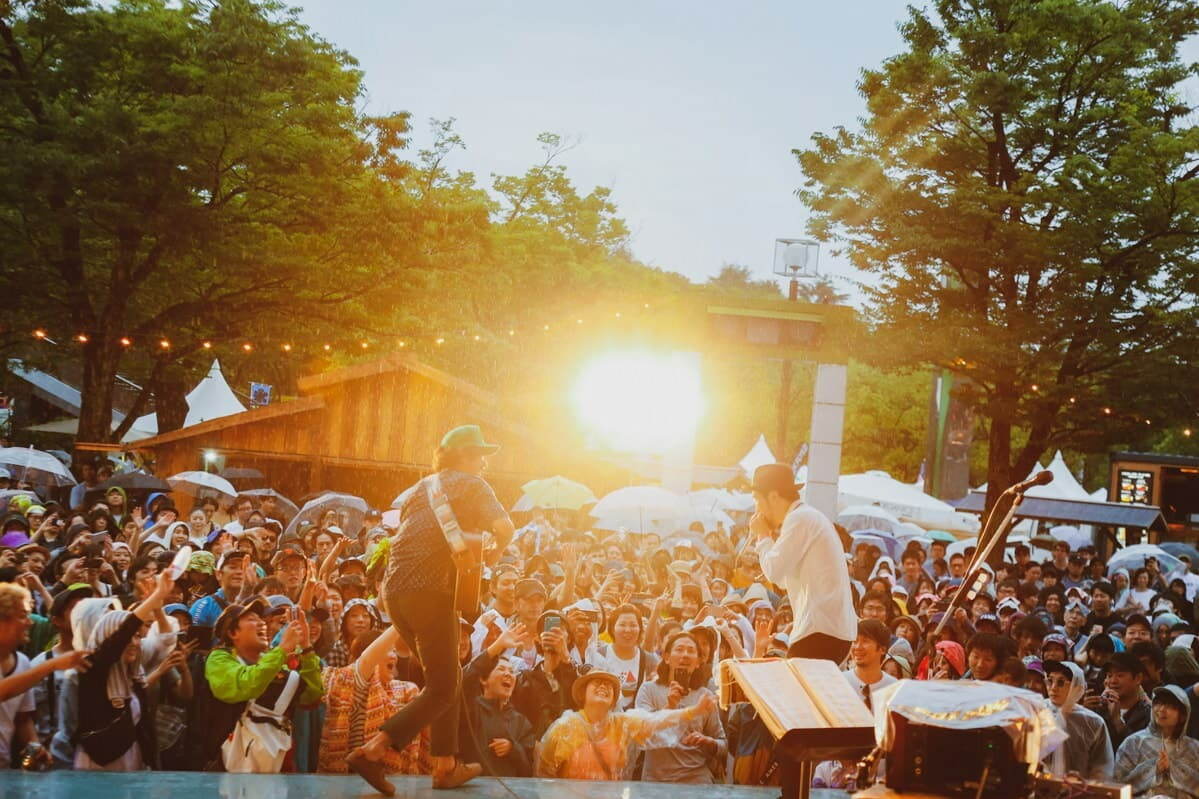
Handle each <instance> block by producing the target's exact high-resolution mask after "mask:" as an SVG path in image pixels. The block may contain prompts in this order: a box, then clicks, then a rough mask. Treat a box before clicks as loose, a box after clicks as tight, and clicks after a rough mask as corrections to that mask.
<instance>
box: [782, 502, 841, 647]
mask: <svg viewBox="0 0 1199 799" xmlns="http://www.w3.org/2000/svg"><path fill="white" fill-rule="evenodd" d="M758 561H759V563H760V564H761V566H762V573H763V574H765V575H766V579H768V580H770V582H772V583H774V584H775V585H781V586H783V587H785V588H786V589H787V596H788V597H789V598H790V600H791V612H792V613H793V614H794V621H793V623H792V626H791V643H792V644H794V643H795V642H796V641H799V640H802V639H803V638H806V637H807V636H809V635H811V634H812V633H824V634H825V635H829V636H832V637H833V638H837V639H839V640H841V641H853V640H854V639H855V638H857V636H858V617H857V614H856V613H854V610H853V594H852V593H851V592H850V590H849V571H848V570H847V569H846V568H845V550H843V549H842V548H841V539H840V538H838V537H837V531H836V529H834V528H833V523H832V522H830V521H829V520H828V518H827V517H826V516H825V515H824V514H823V513H821V512H820V511H818V510H816V509H815V508H813V507H812V506H810V505H804V504H801V503H798V502H797V503H796V504H794V505H792V506H791V509H790V510H789V511H787V517H786V518H785V519H784V520H783V528H782V530H781V531H780V532H779V537H778V538H777V539H775V540H773V541H772V540H771V539H769V538H764V539H762V540H761V541H759V542H758Z"/></svg>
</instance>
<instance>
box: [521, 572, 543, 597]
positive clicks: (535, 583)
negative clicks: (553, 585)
mask: <svg viewBox="0 0 1199 799" xmlns="http://www.w3.org/2000/svg"><path fill="white" fill-rule="evenodd" d="M534 594H541V595H542V596H549V594H548V593H547V592H546V590H545V586H544V585H542V584H541V581H540V580H534V579H532V578H531V577H529V578H525V579H524V580H520V581H518V582H517V583H516V598H517V599H524V598H525V597H530V596H533V595H534Z"/></svg>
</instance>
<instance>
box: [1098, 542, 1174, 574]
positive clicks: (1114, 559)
mask: <svg viewBox="0 0 1199 799" xmlns="http://www.w3.org/2000/svg"><path fill="white" fill-rule="evenodd" d="M1146 558H1156V559H1157V565H1158V566H1160V567H1161V570H1162V574H1169V573H1170V572H1172V571H1174V570H1175V569H1177V568H1178V567H1179V566H1181V565H1182V561H1181V560H1179V559H1178V558H1176V557H1174V556H1173V555H1171V554H1170V553H1169V552H1167V551H1166V550H1164V549H1162V548H1161V547H1159V546H1158V545H1157V544H1133V545H1132V546H1130V547H1124V548H1123V549H1117V550H1116V551H1115V552H1113V553H1112V556H1111V557H1110V558H1108V559H1107V573H1108V575H1112V574H1115V571H1116V569H1120V568H1124V569H1128V570H1129V571H1131V570H1133V569H1139V568H1141V567H1142V566H1144V565H1145V559H1146Z"/></svg>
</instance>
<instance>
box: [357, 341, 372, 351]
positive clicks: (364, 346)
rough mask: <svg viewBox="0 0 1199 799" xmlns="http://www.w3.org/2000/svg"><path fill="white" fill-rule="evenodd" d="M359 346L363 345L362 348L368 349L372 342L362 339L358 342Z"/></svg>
mask: <svg viewBox="0 0 1199 799" xmlns="http://www.w3.org/2000/svg"><path fill="white" fill-rule="evenodd" d="M358 346H359V347H362V349H366V348H367V347H369V346H370V344H368V343H366V342H365V341H360V342H358Z"/></svg>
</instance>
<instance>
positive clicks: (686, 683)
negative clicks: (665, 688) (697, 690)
mask: <svg viewBox="0 0 1199 799" xmlns="http://www.w3.org/2000/svg"><path fill="white" fill-rule="evenodd" d="M670 679H671V681H672V682H677V683H678V684H679V685H681V686H683V688H684V689H685V690H687V691H690V690H691V671H690V670H688V669H674V670H673V671H672V672H671V675H670Z"/></svg>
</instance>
